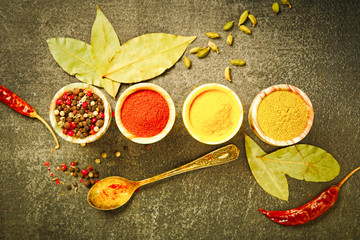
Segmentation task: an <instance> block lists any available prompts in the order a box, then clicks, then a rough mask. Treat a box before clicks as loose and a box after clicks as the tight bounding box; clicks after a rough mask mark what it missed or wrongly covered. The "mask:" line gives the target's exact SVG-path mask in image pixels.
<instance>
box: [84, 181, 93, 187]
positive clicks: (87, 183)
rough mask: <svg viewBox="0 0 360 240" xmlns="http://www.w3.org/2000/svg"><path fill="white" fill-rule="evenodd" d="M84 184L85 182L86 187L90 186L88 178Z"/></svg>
mask: <svg viewBox="0 0 360 240" xmlns="http://www.w3.org/2000/svg"><path fill="white" fill-rule="evenodd" d="M84 184H85V186H86V187H88V188H90V187H91V182H90V181H89V180H86V181H85V182H84Z"/></svg>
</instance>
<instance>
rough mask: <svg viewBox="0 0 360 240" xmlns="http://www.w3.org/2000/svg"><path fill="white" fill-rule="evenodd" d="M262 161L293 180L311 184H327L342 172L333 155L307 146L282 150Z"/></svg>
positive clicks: (264, 157)
mask: <svg viewBox="0 0 360 240" xmlns="http://www.w3.org/2000/svg"><path fill="white" fill-rule="evenodd" d="M261 159H262V160H263V161H264V162H266V163H267V165H268V166H270V167H271V168H276V169H281V171H282V172H283V173H285V174H287V175H289V176H290V177H292V178H295V179H298V180H305V181H310V182H327V181H330V180H332V179H334V178H335V177H336V176H337V175H338V174H339V172H340V165H339V163H338V162H337V161H336V159H335V158H334V157H333V156H332V155H331V154H329V153H328V152H326V151H325V150H323V149H321V148H319V147H315V146H311V145H307V144H298V145H294V146H290V147H286V148H282V149H279V150H277V151H275V152H272V153H270V154H267V155H265V156H262V157H261Z"/></svg>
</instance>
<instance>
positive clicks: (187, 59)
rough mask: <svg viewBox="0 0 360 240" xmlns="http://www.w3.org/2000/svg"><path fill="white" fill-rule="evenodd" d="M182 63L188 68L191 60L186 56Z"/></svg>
mask: <svg viewBox="0 0 360 240" xmlns="http://www.w3.org/2000/svg"><path fill="white" fill-rule="evenodd" d="M184 63H185V67H186V68H187V69H189V68H190V67H191V61H190V59H189V58H188V57H186V56H185V57H184Z"/></svg>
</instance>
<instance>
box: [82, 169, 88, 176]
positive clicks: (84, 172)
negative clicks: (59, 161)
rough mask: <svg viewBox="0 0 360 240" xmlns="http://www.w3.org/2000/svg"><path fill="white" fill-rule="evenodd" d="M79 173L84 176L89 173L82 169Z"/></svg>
mask: <svg viewBox="0 0 360 240" xmlns="http://www.w3.org/2000/svg"><path fill="white" fill-rule="evenodd" d="M81 173H82V174H84V175H87V174H88V173H89V171H88V170H86V169H83V170H81Z"/></svg>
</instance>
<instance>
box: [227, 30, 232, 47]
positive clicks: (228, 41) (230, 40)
mask: <svg viewBox="0 0 360 240" xmlns="http://www.w3.org/2000/svg"><path fill="white" fill-rule="evenodd" d="M226 43H227V44H228V45H230V46H231V45H232V43H233V36H232V34H231V33H230V34H229V36H228V37H227V39H226Z"/></svg>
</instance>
